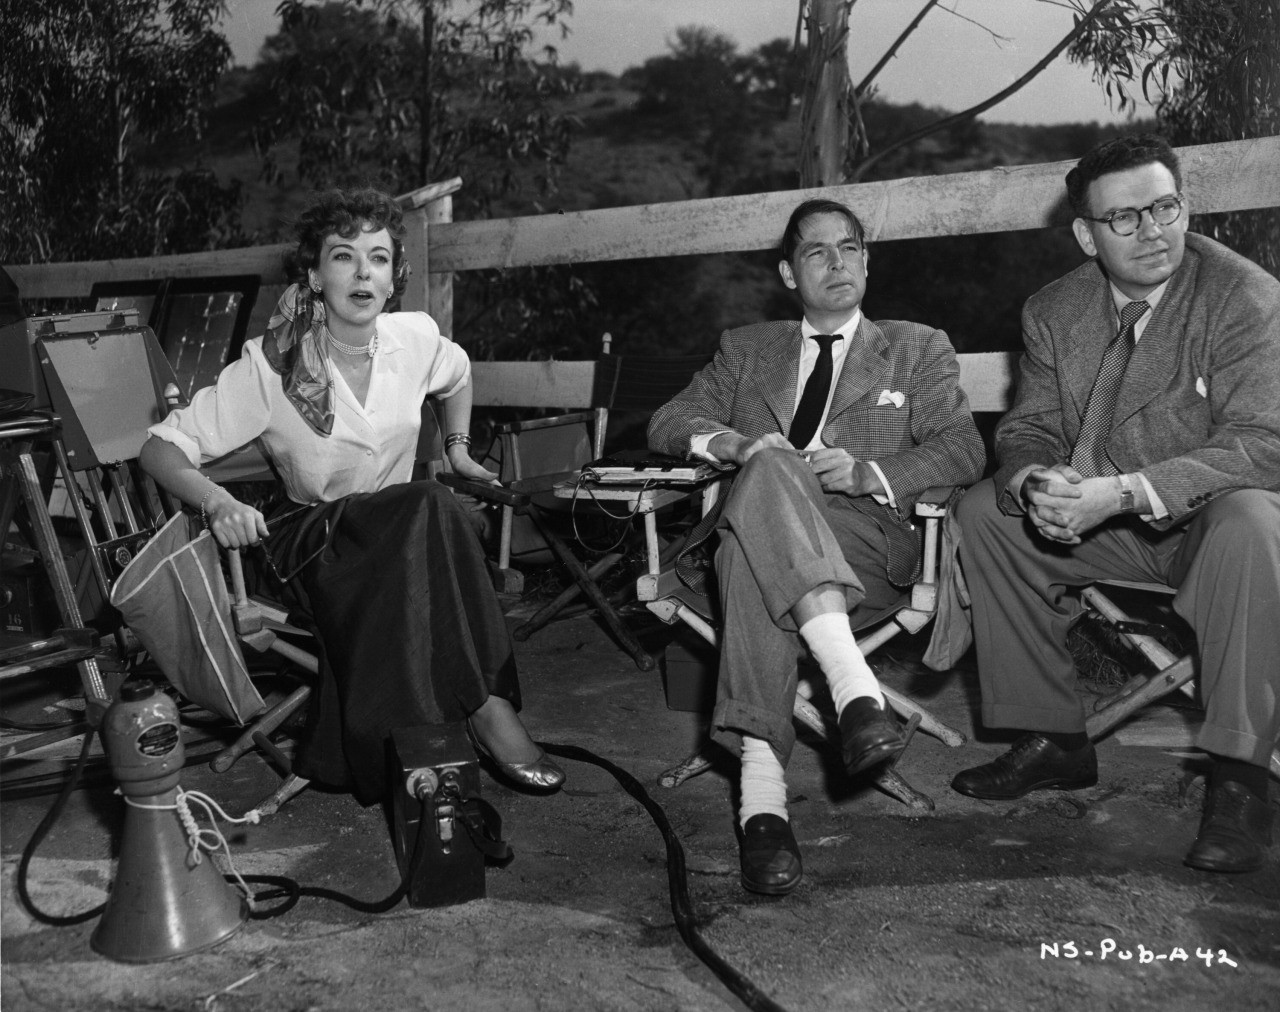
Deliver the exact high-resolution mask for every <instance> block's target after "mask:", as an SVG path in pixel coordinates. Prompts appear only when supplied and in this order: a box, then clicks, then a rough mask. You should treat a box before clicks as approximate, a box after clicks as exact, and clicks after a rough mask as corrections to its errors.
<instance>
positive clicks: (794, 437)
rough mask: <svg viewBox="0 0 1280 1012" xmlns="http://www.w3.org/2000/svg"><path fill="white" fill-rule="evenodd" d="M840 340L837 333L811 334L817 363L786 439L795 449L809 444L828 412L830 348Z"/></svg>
mask: <svg viewBox="0 0 1280 1012" xmlns="http://www.w3.org/2000/svg"><path fill="white" fill-rule="evenodd" d="M839 337H840V335H839V334H814V335H813V339H814V340H815V341H817V342H818V361H816V362H815V363H814V364H813V372H811V373H810V374H809V378H808V379H807V380H805V384H804V393H802V394H801V395H800V403H799V404H797V405H796V415H795V417H794V418H793V419H791V431H790V432H789V433H787V439H788V440H790V442H791V445H792V446H794V447H795V448H796V449H797V450H803V449H804V448H805V447H806V446H808V445H809V442H810V441H811V440H812V439H813V434H814V433H815V432H817V431H818V423H819V422H820V421H822V413H823V412H824V411H826V410H827V397H828V395H829V394H830V393H831V372H832V369H831V346H832V344H834V343H835V342H836V341H837V340H838V339H839Z"/></svg>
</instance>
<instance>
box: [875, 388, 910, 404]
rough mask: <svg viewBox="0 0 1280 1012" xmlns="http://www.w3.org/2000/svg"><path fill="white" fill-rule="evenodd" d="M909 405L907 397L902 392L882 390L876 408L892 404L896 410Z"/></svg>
mask: <svg viewBox="0 0 1280 1012" xmlns="http://www.w3.org/2000/svg"><path fill="white" fill-rule="evenodd" d="M906 403H907V395H906V394H904V393H903V392H902V391H901V390H881V391H880V399H879V400H878V401H876V407H880V405H882V404H892V405H893V406H894V407H895V408H900V407H902V405H904V404H906Z"/></svg>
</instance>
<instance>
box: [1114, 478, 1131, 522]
mask: <svg viewBox="0 0 1280 1012" xmlns="http://www.w3.org/2000/svg"><path fill="white" fill-rule="evenodd" d="M1117 477H1118V478H1119V479H1120V512H1121V513H1132V512H1133V482H1131V481H1130V480H1129V476H1128V475H1127V474H1121V475H1117Z"/></svg>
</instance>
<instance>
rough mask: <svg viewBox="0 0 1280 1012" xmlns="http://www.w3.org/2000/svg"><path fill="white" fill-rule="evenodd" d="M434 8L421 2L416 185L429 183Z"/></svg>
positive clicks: (429, 1)
mask: <svg viewBox="0 0 1280 1012" xmlns="http://www.w3.org/2000/svg"><path fill="white" fill-rule="evenodd" d="M435 13H436V12H435V7H434V5H433V3H432V0H422V97H421V100H420V101H419V103H418V185H419V186H426V185H427V184H428V183H429V182H431V178H430V170H431V127H432V123H431V120H432V117H433V115H434V112H433V110H432V106H431V89H432V88H433V87H435V82H434V80H433V75H432V73H431V71H432V69H433V67H432V65H433V63H434V60H433V59H432V57H433V56H434V55H435V35H436V29H435Z"/></svg>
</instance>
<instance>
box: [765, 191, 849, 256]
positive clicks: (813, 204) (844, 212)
mask: <svg viewBox="0 0 1280 1012" xmlns="http://www.w3.org/2000/svg"><path fill="white" fill-rule="evenodd" d="M815 214H838V215H840V216H841V217H842V218H844V220H845V221H847V222H848V223H849V228H850V229H851V230H852V231H853V237H854V238H855V239H857V240H858V245H859V246H865V245H866V244H867V239H866V230H865V229H864V228H863V227H862V222H861V221H860V220H859V218H858V216H857V215H856V214H854V213H853V211H852V210H851V209H850V208H848V207H846V206H845V205H844V204H842V203H840V202H839V201H838V200H826V199H824V198H821V197H815V198H813V199H812V200H806V201H805V202H804V203H803V204H801V205H800V206H799V207H797V208H796V209H795V210H794V211H792V212H791V218H790V219H789V220H788V221H787V227H786V229H785V230H784V231H783V233H782V243H781V245H780V246H779V247H778V253H779V255H780V256H781V257H782V259H783V260H785V261H787V263H790V262H791V257H792V255H793V254H794V253H795V251H796V247H797V246H799V245H800V226H801V225H803V224H804V223H805V221H806V220H807V219H809V218H812V217H813V216H814V215H815Z"/></svg>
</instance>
